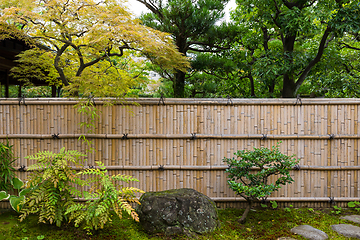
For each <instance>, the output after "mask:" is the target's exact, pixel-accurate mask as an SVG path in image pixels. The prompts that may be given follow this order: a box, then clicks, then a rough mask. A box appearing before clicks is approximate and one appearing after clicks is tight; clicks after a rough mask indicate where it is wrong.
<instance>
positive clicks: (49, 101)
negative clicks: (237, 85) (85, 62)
mask: <svg viewBox="0 0 360 240" xmlns="http://www.w3.org/2000/svg"><path fill="white" fill-rule="evenodd" d="M79 101H88V99H87V98H86V99H80V98H78V99H76V98H69V99H59V98H25V99H21V101H20V99H14V98H0V105H5V104H6V105H58V104H61V105H76V104H78V103H79ZM92 102H93V103H95V105H103V104H108V103H109V102H110V103H113V104H120V105H133V104H141V105H163V103H162V102H160V101H159V99H156V98H126V99H111V98H109V99H106V100H102V99H97V98H95V99H94V100H93V101H92ZM164 103H165V105H184V104H186V105H232V106H233V105H294V106H302V105H358V104H360V99H354V98H353V99H341V98H337V99H329V98H323V99H319V98H304V99H301V102H299V101H298V99H296V98H286V99H268V98H257V99H242V98H238V99H231V100H229V99H227V98H187V99H184V98H169V99H165V101H164Z"/></svg>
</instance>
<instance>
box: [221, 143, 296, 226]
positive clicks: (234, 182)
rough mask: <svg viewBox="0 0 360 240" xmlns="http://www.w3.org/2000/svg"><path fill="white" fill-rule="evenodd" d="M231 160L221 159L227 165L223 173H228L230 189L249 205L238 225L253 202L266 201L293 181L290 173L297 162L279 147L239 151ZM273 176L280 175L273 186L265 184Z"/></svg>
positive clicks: (243, 220) (243, 219)
mask: <svg viewBox="0 0 360 240" xmlns="http://www.w3.org/2000/svg"><path fill="white" fill-rule="evenodd" d="M235 156H236V157H234V158H224V161H225V162H226V163H228V164H229V168H228V169H226V172H227V173H229V175H228V178H229V179H230V180H229V181H228V184H229V186H230V188H231V189H232V190H234V191H235V192H236V193H237V194H239V195H240V196H242V197H243V198H245V199H246V201H247V203H248V206H247V208H246V210H245V212H244V214H243V216H242V217H241V218H240V219H239V221H240V222H241V223H243V222H245V219H246V217H247V215H248V213H249V211H250V209H251V206H252V204H253V202H254V201H265V200H266V198H267V197H268V196H269V195H270V194H271V193H272V192H274V191H277V190H278V189H279V188H281V185H285V184H286V183H291V182H293V181H294V180H293V179H292V178H291V176H290V172H289V171H290V170H291V169H292V168H293V167H294V166H295V165H296V164H297V163H298V160H297V159H296V158H294V156H287V155H284V154H282V153H280V151H279V144H278V145H277V146H273V147H272V149H268V148H263V147H262V148H254V150H253V151H245V150H243V151H238V152H237V153H235ZM272 175H279V178H278V179H277V180H276V181H275V183H270V184H269V183H268V179H269V177H270V176H272Z"/></svg>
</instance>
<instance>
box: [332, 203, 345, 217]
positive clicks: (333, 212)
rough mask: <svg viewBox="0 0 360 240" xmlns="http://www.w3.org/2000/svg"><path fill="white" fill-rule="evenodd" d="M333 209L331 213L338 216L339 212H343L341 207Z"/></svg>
mask: <svg viewBox="0 0 360 240" xmlns="http://www.w3.org/2000/svg"><path fill="white" fill-rule="evenodd" d="M333 208H334V210H332V211H331V213H332V214H336V215H339V214H340V213H341V211H342V210H343V209H342V207H338V206H336V205H335V206H334V207H333Z"/></svg>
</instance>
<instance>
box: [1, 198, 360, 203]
mask: <svg viewBox="0 0 360 240" xmlns="http://www.w3.org/2000/svg"><path fill="white" fill-rule="evenodd" d="M210 198H211V199H212V200H213V201H214V202H246V199H244V198H242V197H210ZM76 200H77V201H80V202H82V201H85V198H77V199H76ZM266 200H267V201H276V202H329V203H330V202H353V201H359V198H351V197H334V198H329V197H268V198H266ZM2 201H4V202H7V201H9V200H8V199H4V200H2Z"/></svg>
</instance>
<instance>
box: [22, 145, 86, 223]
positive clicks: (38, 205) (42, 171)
mask: <svg viewBox="0 0 360 240" xmlns="http://www.w3.org/2000/svg"><path fill="white" fill-rule="evenodd" d="M85 156H86V155H84V154H82V153H80V152H78V151H74V150H69V151H66V150H65V148H62V149H61V150H60V152H59V153H52V152H48V151H44V152H39V153H37V154H35V155H33V156H28V157H26V158H27V159H30V160H35V161H37V163H36V164H34V165H31V166H29V167H28V170H30V171H33V172H32V174H31V175H30V177H29V181H28V182H27V183H26V186H25V187H26V189H29V192H28V193H27V195H26V198H25V200H24V206H23V208H22V210H21V213H22V214H21V216H20V221H23V220H24V219H25V218H26V217H27V216H28V215H29V214H38V215H39V222H42V223H50V224H53V223H55V224H56V226H59V227H60V226H61V224H62V222H63V221H64V220H67V218H66V216H65V212H66V209H67V208H68V207H69V206H72V205H73V204H74V197H73V196H74V195H79V194H80V192H79V190H77V189H76V188H75V187H74V186H72V185H71V184H78V185H83V184H84V181H82V180H81V179H80V178H79V177H77V175H76V171H75V170H73V169H72V168H71V164H73V165H74V166H82V163H83V161H84V157H85Z"/></svg>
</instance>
